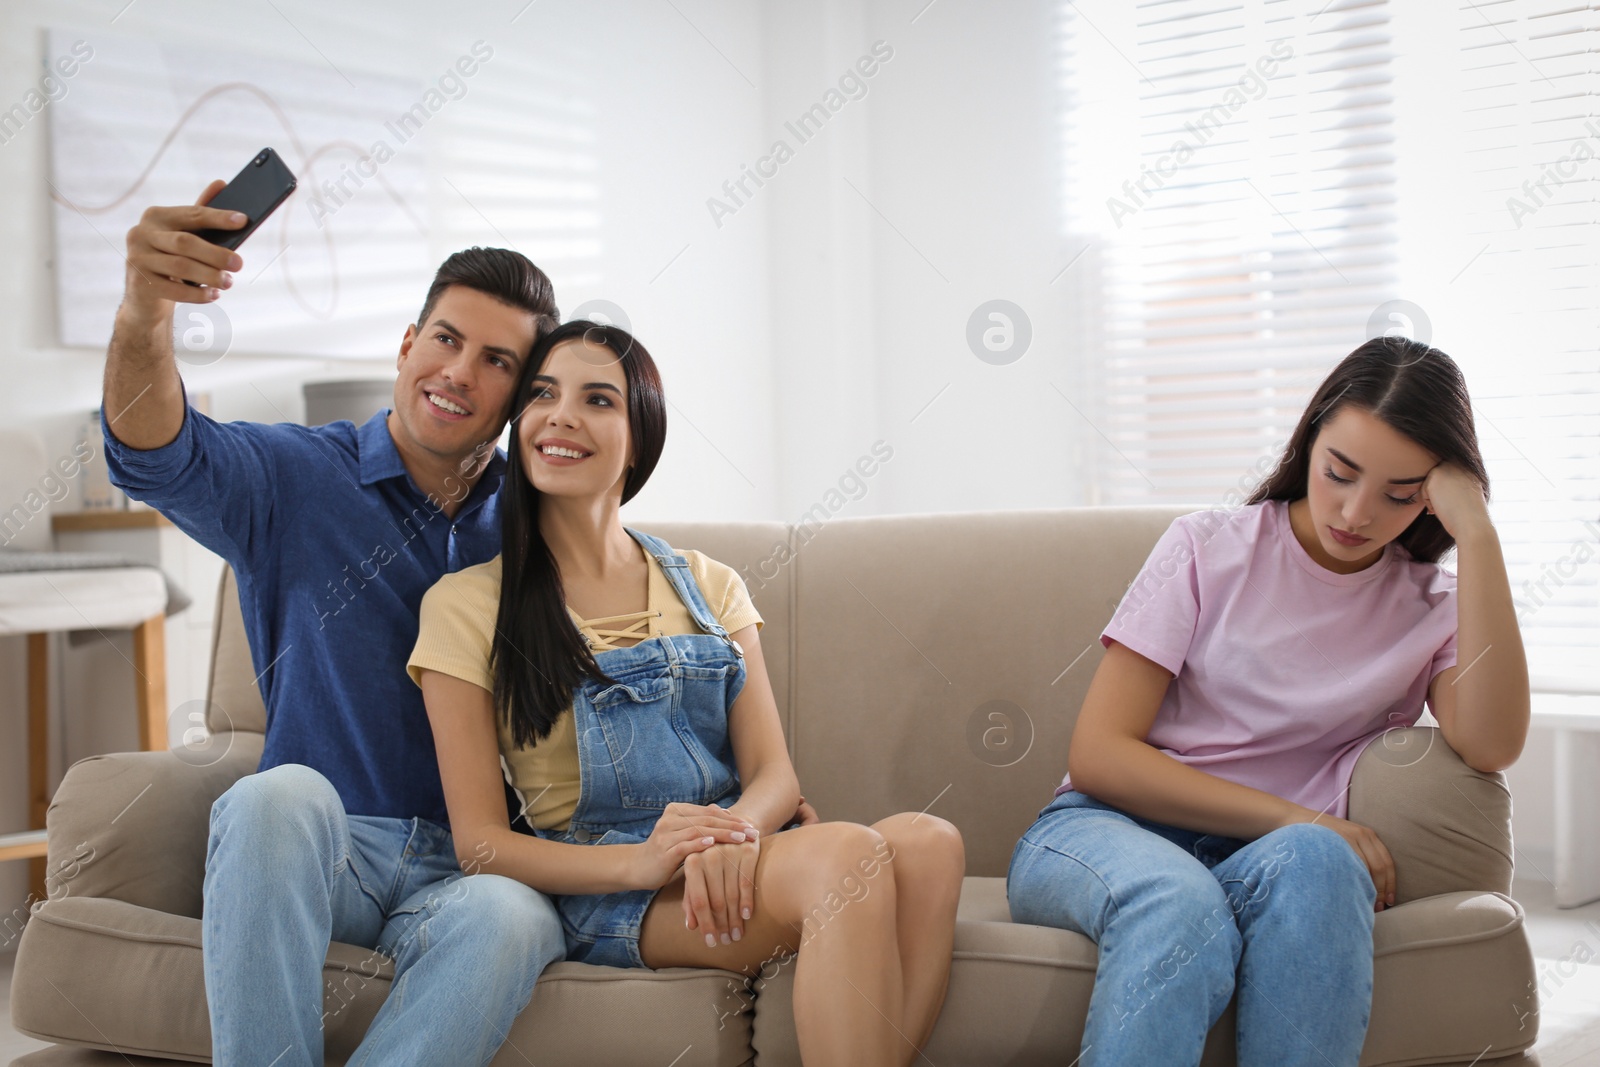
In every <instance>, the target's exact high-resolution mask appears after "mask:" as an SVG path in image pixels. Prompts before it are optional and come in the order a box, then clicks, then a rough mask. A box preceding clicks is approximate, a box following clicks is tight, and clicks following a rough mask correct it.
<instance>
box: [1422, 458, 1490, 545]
mask: <svg viewBox="0 0 1600 1067" xmlns="http://www.w3.org/2000/svg"><path fill="white" fill-rule="evenodd" d="M1421 493H1422V503H1423V505H1424V508H1425V510H1426V511H1427V512H1428V513H1429V514H1432V515H1435V516H1437V517H1438V519H1439V523H1440V525H1442V526H1443V527H1444V529H1445V532H1446V533H1448V534H1449V535H1450V536H1451V537H1454V538H1456V539H1457V540H1460V539H1461V535H1462V534H1464V533H1466V532H1468V531H1469V530H1471V529H1472V528H1474V527H1475V526H1477V525H1478V524H1480V523H1481V524H1482V525H1484V526H1488V525H1490V523H1489V505H1488V502H1487V501H1486V500H1484V497H1483V488H1482V487H1481V486H1480V485H1478V483H1477V482H1476V481H1475V480H1474V479H1473V477H1472V475H1470V474H1468V473H1467V472H1466V470H1465V469H1464V468H1462V467H1459V466H1457V465H1456V464H1454V463H1440V464H1439V465H1437V466H1436V467H1434V468H1433V470H1431V471H1429V472H1428V477H1427V480H1426V481H1424V482H1423V483H1422V490H1421Z"/></svg>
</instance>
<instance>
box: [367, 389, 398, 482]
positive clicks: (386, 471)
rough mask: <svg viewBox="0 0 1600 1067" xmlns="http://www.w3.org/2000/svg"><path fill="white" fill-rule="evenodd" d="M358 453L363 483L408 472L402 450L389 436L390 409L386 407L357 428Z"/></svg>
mask: <svg viewBox="0 0 1600 1067" xmlns="http://www.w3.org/2000/svg"><path fill="white" fill-rule="evenodd" d="M356 455H357V456H358V457H360V461H361V484H362V485H371V484H372V483H373V482H376V481H381V480H382V479H384V478H393V477H396V476H397V475H401V474H404V473H406V465H405V463H404V462H403V461H402V460H401V459H400V450H399V449H398V448H396V447H394V438H392V437H390V436H389V409H388V408H384V409H383V410H381V411H379V412H378V413H377V414H376V415H374V416H372V418H370V419H368V420H367V421H366V422H364V423H362V424H361V426H360V427H359V428H357V430H356Z"/></svg>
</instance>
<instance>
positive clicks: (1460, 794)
mask: <svg viewBox="0 0 1600 1067" xmlns="http://www.w3.org/2000/svg"><path fill="white" fill-rule="evenodd" d="M1350 820H1351V821H1352V822H1357V823H1360V824H1362V825H1363V826H1367V827H1370V828H1371V829H1372V830H1373V831H1375V832H1376V833H1377V835H1378V839H1379V840H1381V841H1382V842H1383V843H1384V845H1385V846H1387V847H1388V849H1389V852H1390V854H1391V855H1392V856H1394V866H1395V882H1396V888H1395V902H1396V903H1398V904H1404V903H1406V902H1407V901H1409V900H1419V899H1421V898H1423V897H1431V896H1437V895H1438V894H1440V893H1455V892H1461V891H1472V892H1495V893H1503V894H1507V895H1509V894H1510V892H1511V873H1512V866H1513V858H1512V857H1513V852H1512V846H1511V791H1510V790H1509V789H1508V788H1507V786H1506V778H1505V775H1503V774H1500V773H1495V774H1484V773H1483V772H1481V771H1475V770H1473V769H1472V768H1471V767H1468V766H1467V765H1466V764H1465V763H1464V762H1462V760H1461V757H1460V756H1458V755H1456V753H1455V750H1454V749H1452V748H1451V747H1450V746H1449V745H1448V744H1447V743H1446V742H1445V739H1444V735H1443V734H1442V733H1440V732H1439V730H1437V729H1435V728H1432V727H1410V728H1406V729H1396V730H1389V731H1386V732H1385V733H1383V734H1382V735H1381V736H1379V737H1378V738H1376V739H1375V740H1374V741H1373V742H1372V743H1371V744H1369V745H1368V746H1367V748H1366V750H1365V751H1364V752H1362V753H1361V757H1360V759H1359V760H1357V761H1356V767H1355V773H1354V774H1353V775H1352V776H1351V778H1350Z"/></svg>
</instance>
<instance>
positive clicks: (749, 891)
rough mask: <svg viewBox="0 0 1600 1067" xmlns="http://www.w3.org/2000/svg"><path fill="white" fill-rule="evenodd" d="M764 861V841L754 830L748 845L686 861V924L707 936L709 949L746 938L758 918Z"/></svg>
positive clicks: (721, 848)
mask: <svg viewBox="0 0 1600 1067" xmlns="http://www.w3.org/2000/svg"><path fill="white" fill-rule="evenodd" d="M760 857H761V838H760V837H759V836H758V835H757V833H756V832H755V831H753V830H752V831H750V832H749V834H748V835H747V836H746V838H745V840H744V841H741V842H736V843H733V844H727V845H712V846H710V847H708V848H706V849H705V850H704V851H702V852H696V853H694V854H692V855H690V856H689V857H688V858H687V859H685V860H684V861H683V923H684V926H686V927H688V928H689V929H690V930H699V931H701V932H702V933H704V934H705V937H706V945H707V946H708V947H713V948H714V947H716V944H717V941H718V939H721V941H722V943H723V944H724V945H726V944H729V943H730V942H731V941H738V940H739V939H740V938H742V937H743V936H744V924H745V923H746V922H748V921H749V919H750V916H752V915H754V914H755V907H756V898H755V887H756V882H755V878H756V861H757V860H758V859H759V858H760Z"/></svg>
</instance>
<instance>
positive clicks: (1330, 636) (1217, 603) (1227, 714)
mask: <svg viewBox="0 0 1600 1067" xmlns="http://www.w3.org/2000/svg"><path fill="white" fill-rule="evenodd" d="M1113 640H1115V641H1118V642H1120V643H1122V644H1124V645H1126V646H1127V647H1128V648H1130V649H1132V650H1133V651H1135V652H1137V653H1139V654H1140V655H1142V656H1145V657H1146V658H1148V659H1150V660H1153V661H1154V662H1156V663H1159V664H1160V665H1161V666H1163V667H1165V668H1166V669H1167V670H1169V671H1171V672H1172V673H1173V675H1174V676H1175V677H1174V678H1173V680H1172V684H1170V685H1169V686H1167V691H1166V695H1165V696H1164V697H1163V698H1162V700H1161V709H1160V711H1158V712H1157V713H1156V718H1155V722H1154V723H1153V724H1152V725H1151V727H1150V733H1149V736H1148V737H1147V738H1146V740H1147V741H1148V742H1149V743H1150V744H1151V745H1154V746H1155V747H1156V748H1158V749H1160V750H1161V751H1163V752H1165V753H1166V754H1167V755H1169V756H1172V757H1173V758H1174V759H1177V760H1180V761H1182V762H1183V763H1186V764H1188V765H1189V766H1191V767H1196V768H1199V769H1200V770H1203V771H1205V772H1206V773H1208V774H1214V775H1216V776H1217V777H1218V778H1224V779H1226V780H1228V781H1230V782H1237V783H1239V784H1240V785H1247V786H1250V787H1252V788H1254V789H1260V790H1263V791H1265V792H1268V793H1273V794H1275V795H1277V796H1280V797H1283V798H1284V799H1286V800H1291V801H1293V802H1295V803H1296V804H1301V805H1304V806H1305V807H1308V808H1311V809H1312V810H1313V811H1325V812H1328V813H1330V814H1332V815H1334V816H1337V817H1338V818H1341V819H1342V818H1344V817H1345V811H1346V810H1347V805H1346V803H1345V793H1346V792H1347V791H1348V789H1349V786H1350V773H1351V771H1352V770H1353V769H1354V767H1355V763H1356V759H1357V758H1358V757H1359V756H1360V755H1361V751H1362V749H1364V748H1365V747H1366V746H1367V744H1368V742H1370V741H1371V740H1372V739H1373V738H1375V737H1377V736H1378V735H1380V734H1381V733H1383V732H1384V731H1385V730H1388V729H1392V728H1395V727H1401V726H1411V725H1413V724H1415V723H1416V721H1417V719H1418V717H1419V716H1421V714H1422V707H1423V701H1424V699H1425V698H1426V696H1427V693H1428V683H1429V682H1431V681H1432V680H1433V677H1434V675H1436V674H1438V673H1439V672H1440V671H1442V670H1445V669H1447V668H1449V667H1452V666H1454V665H1455V662H1456V576H1455V575H1454V574H1451V573H1450V572H1449V571H1447V570H1445V569H1444V568H1443V567H1441V566H1439V565H1438V564H1436V563H1419V562H1417V561H1416V560H1414V559H1412V558H1411V554H1410V553H1409V552H1407V551H1406V550H1405V549H1404V548H1403V547H1401V546H1400V545H1399V544H1398V543H1395V542H1391V543H1390V544H1388V545H1387V546H1385V547H1384V550H1383V556H1382V557H1381V558H1380V559H1379V560H1378V562H1376V563H1374V564H1372V565H1371V566H1370V567H1368V568H1367V569H1366V570H1363V571H1358V572H1356V573H1355V574H1336V573H1334V572H1333V571H1330V570H1328V569H1326V568H1324V567H1323V566H1322V565H1321V564H1319V563H1317V562H1316V561H1315V560H1313V559H1312V558H1311V557H1310V555H1308V554H1307V553H1306V550H1305V548H1304V547H1302V546H1301V544H1300V542H1299V540H1298V539H1296V537H1295V535H1294V531H1293V529H1292V528H1291V527H1290V525H1289V508H1288V504H1287V503H1286V502H1284V501H1281V500H1270V501H1266V502H1264V503H1261V504H1251V505H1248V506H1245V507H1239V508H1234V509H1220V510H1212V511H1201V512H1195V513H1193V514H1190V515H1183V516H1180V517H1179V518H1177V519H1175V520H1174V521H1173V523H1172V525H1171V526H1170V527H1168V528H1167V532H1166V533H1164V534H1163V535H1162V536H1161V540H1160V541H1158V542H1156V547H1155V548H1154V550H1152V551H1151V553H1150V558H1149V559H1147V560H1145V564H1144V567H1143V568H1142V569H1141V570H1140V571H1139V576H1138V578H1136V579H1135V580H1134V583H1133V585H1132V586H1130V587H1129V589H1128V592H1127V593H1126V594H1125V595H1124V596H1123V598H1122V603H1121V604H1120V605H1118V607H1117V610H1116V613H1115V614H1114V615H1113V616H1112V617H1111V622H1110V623H1109V624H1108V625H1107V626H1106V628H1105V631H1104V632H1103V633H1102V634H1101V635H1100V643H1101V644H1103V645H1108V646H1109V645H1110V643H1111V641H1113ZM1070 786H1071V782H1070V779H1063V781H1062V783H1061V788H1060V789H1058V790H1057V791H1056V793H1057V795H1058V796H1059V795H1060V794H1061V793H1063V792H1066V791H1067V789H1069V788H1070Z"/></svg>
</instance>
